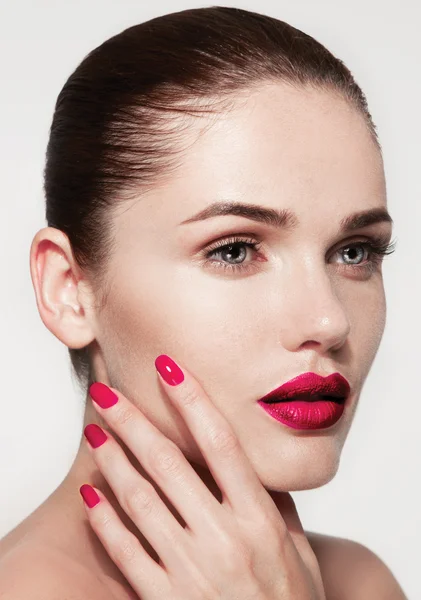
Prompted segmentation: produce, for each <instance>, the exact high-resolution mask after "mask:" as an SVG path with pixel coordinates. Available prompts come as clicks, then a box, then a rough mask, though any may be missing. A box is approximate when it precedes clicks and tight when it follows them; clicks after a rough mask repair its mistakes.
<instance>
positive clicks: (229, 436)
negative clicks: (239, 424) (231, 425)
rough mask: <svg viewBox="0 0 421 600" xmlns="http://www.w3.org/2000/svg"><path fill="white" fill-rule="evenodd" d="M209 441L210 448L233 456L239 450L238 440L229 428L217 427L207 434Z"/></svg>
mask: <svg viewBox="0 0 421 600" xmlns="http://www.w3.org/2000/svg"><path fill="white" fill-rule="evenodd" d="M209 441H210V444H211V446H212V450H214V451H215V452H218V453H221V454H224V455H228V456H234V455H235V454H237V452H238V450H239V442H238V439H237V436H236V435H235V434H234V432H233V431H230V430H229V429H219V430H217V431H215V432H213V433H212V434H211V435H210V436H209Z"/></svg>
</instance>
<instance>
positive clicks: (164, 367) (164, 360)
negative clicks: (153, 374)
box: [155, 354, 184, 385]
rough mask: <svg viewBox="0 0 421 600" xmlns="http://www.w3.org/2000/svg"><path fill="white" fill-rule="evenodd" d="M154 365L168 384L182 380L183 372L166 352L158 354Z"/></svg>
mask: <svg viewBox="0 0 421 600" xmlns="http://www.w3.org/2000/svg"><path fill="white" fill-rule="evenodd" d="M155 367H156V369H157V371H158V373H159V374H160V375H161V377H162V378H163V379H164V380H165V381H166V382H167V383H169V384H170V385H178V384H179V383H181V382H182V381H184V373H183V371H182V370H181V369H180V367H179V366H178V365H177V364H176V363H175V362H174V361H173V359H172V358H170V357H169V356H167V355H166V354H160V355H159V356H158V358H157V359H156V360H155Z"/></svg>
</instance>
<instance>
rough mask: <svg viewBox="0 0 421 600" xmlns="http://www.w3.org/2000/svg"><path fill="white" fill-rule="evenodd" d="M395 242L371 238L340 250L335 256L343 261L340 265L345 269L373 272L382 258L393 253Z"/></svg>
mask: <svg viewBox="0 0 421 600" xmlns="http://www.w3.org/2000/svg"><path fill="white" fill-rule="evenodd" d="M395 246H396V242H392V243H388V242H387V240H385V239H383V238H376V237H374V238H372V239H370V240H366V241H356V242H352V243H350V244H347V245H346V246H343V247H342V248H340V249H339V250H338V251H337V252H336V253H335V254H338V255H340V256H342V257H343V258H344V259H345V260H344V262H343V263H341V264H342V265H343V266H344V267H345V268H346V267H350V268H354V269H365V270H367V271H368V272H370V273H372V272H374V271H375V270H376V269H377V268H378V266H379V265H380V263H381V262H382V260H383V258H384V256H386V255H388V254H392V253H393V252H394V251H395Z"/></svg>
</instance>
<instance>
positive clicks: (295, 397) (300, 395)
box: [258, 373, 351, 429]
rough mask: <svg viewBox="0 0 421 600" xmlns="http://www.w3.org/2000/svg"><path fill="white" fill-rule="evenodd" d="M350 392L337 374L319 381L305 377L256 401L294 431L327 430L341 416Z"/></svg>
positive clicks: (311, 374) (316, 378)
mask: <svg viewBox="0 0 421 600" xmlns="http://www.w3.org/2000/svg"><path fill="white" fill-rule="evenodd" d="M350 392H351V388H350V385H349V383H348V381H347V380H346V379H345V378H344V377H342V375H340V374H339V373H332V374H331V375H329V376H328V377H321V376H320V375H317V374H316V373H304V374H303V375H299V376H298V377H295V378H294V379H291V380H290V381H287V382H286V383H284V384H283V385H281V386H280V387H278V388H276V389H275V390H272V392H269V394H266V396H264V397H263V398H261V399H260V400H258V403H259V405H260V406H261V407H262V408H263V409H264V410H265V411H266V412H267V413H268V414H269V415H270V416H271V417H273V418H275V419H276V420H277V421H280V422H281V423H284V424H285V425H288V426H289V427H293V428H295V429H321V428H325V427H330V426H331V425H333V424H334V423H336V422H337V421H338V420H339V419H340V418H341V416H342V414H343V412H344V409H345V401H346V399H347V397H348V396H349V394H350Z"/></svg>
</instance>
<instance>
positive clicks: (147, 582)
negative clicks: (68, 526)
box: [80, 484, 169, 600]
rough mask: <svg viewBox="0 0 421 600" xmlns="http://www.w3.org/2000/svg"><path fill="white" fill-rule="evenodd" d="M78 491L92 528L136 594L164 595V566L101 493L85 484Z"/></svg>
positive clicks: (166, 589) (162, 596)
mask: <svg viewBox="0 0 421 600" xmlns="http://www.w3.org/2000/svg"><path fill="white" fill-rule="evenodd" d="M80 493H81V495H82V497H83V499H84V506H85V510H86V514H87V517H88V520H89V522H90V524H91V526H92V529H93V530H94V531H95V533H96V535H97V536H98V538H99V539H100V541H101V543H102V545H103V546H104V548H105V550H106V551H107V553H108V555H109V557H110V558H111V560H112V561H113V562H114V563H115V564H116V565H117V567H118V568H119V569H120V571H121V572H122V573H123V575H124V577H125V578H126V579H127V581H128V582H129V583H130V585H131V586H132V588H133V589H134V590H135V592H136V593H137V594H138V596H139V597H140V598H145V599H146V598H147V599H148V600H152V599H154V598H156V599H158V598H168V597H169V595H168V590H169V581H168V577H167V575H166V573H165V571H164V569H163V568H162V567H160V566H159V565H158V564H157V563H156V562H155V561H154V560H153V559H152V558H151V557H150V556H149V554H148V553H147V552H146V550H145V549H144V548H143V547H142V545H141V544H140V542H139V540H138V539H137V538H136V536H134V535H133V534H132V533H131V532H130V531H129V530H128V529H127V528H126V527H125V526H124V525H123V523H122V522H121V520H120V518H119V517H118V515H117V513H116V511H115V510H114V508H113V507H112V506H111V504H110V503H109V502H108V500H107V498H106V497H105V496H104V494H103V493H102V492H101V491H100V490H98V489H97V488H93V487H92V486H90V485H87V484H84V485H82V487H81V488H80ZM98 499H99V500H98ZM92 500H93V502H92ZM95 502H96V504H95ZM90 506H92V508H90Z"/></svg>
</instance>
